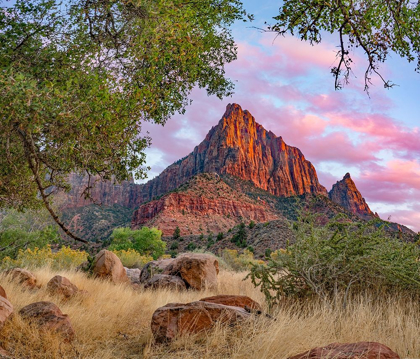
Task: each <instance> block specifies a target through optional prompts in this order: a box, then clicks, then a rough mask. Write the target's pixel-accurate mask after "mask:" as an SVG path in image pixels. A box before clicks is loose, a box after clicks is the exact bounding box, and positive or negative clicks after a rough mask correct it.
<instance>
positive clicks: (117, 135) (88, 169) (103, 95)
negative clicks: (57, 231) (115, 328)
mask: <svg viewBox="0 0 420 359" xmlns="http://www.w3.org/2000/svg"><path fill="white" fill-rule="evenodd" d="M0 2H1V3H3V1H1V0H0ZM245 17H246V13H245V11H244V10H243V8H242V4H241V2H240V1H239V0H200V1H189V0H188V1H187V0H172V1H167V0H145V1H136V0H68V1H66V2H64V3H61V2H60V1H59V0H56V1H55V0H17V1H16V2H14V3H12V4H11V5H9V6H2V7H1V8H0V44H1V46H0V207H14V208H17V209H19V210H22V209H25V208H33V207H36V206H40V205H41V204H43V205H45V206H46V208H47V209H48V211H49V212H50V214H51V215H52V216H53V218H54V220H55V221H56V222H57V223H58V224H59V226H60V227H61V228H62V229H63V230H64V232H65V233H67V234H68V235H70V236H71V237H72V238H74V239H76V240H80V241H82V242H86V241H85V240H83V239H81V238H78V237H76V236H75V235H73V234H72V233H70V232H69V231H68V229H67V228H66V227H65V226H64V224H63V223H62V222H61V221H60V219H59V218H58V216H57V215H56V213H55V211H54V210H53V208H52V207H51V195H52V194H54V193H55V192H57V191H59V190H69V184H68V182H67V177H68V174H69V173H71V172H75V173H78V174H81V175H86V176H88V178H89V185H88V187H87V188H86V190H85V192H84V195H85V197H89V196H90V191H91V188H92V187H93V186H94V183H95V181H97V180H111V179H112V180H113V181H115V182H119V181H122V180H126V179H129V178H130V177H131V176H132V174H133V173H134V175H135V177H136V178H138V179H139V178H143V177H145V170H146V169H147V168H146V167H145V155H144V149H145V148H146V147H147V146H148V145H149V144H150V138H149V137H148V136H147V135H144V134H142V132H141V125H142V123H143V122H144V121H152V122H155V123H157V124H162V125H163V124H165V122H166V121H167V119H168V118H170V117H171V116H172V115H174V114H175V113H183V111H184V109H185V106H186V105H187V104H188V103H189V100H188V95H189V94H190V92H191V90H192V89H193V87H195V86H198V87H200V88H205V89H206V90H207V93H208V94H209V95H216V96H218V97H219V98H222V97H223V96H227V95H229V94H230V93H231V91H232V89H233V84H232V82H231V81H230V80H228V79H226V78H225V76H224V75H225V71H224V65H225V64H226V63H229V62H231V61H233V60H235V59H236V46H235V43H234V41H233V38H232V35H231V32H230V30H229V25H231V24H232V23H233V22H234V21H235V20H237V19H244V18H245Z"/></svg>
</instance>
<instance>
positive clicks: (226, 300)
mask: <svg viewBox="0 0 420 359" xmlns="http://www.w3.org/2000/svg"><path fill="white" fill-rule="evenodd" d="M200 301H202V302H208V303H215V304H223V305H229V306H231V307H240V308H244V309H247V310H254V311H262V308H261V305H260V304H259V303H257V302H256V301H255V300H252V299H251V298H250V297H247V296H245V295H215V296H213V297H207V298H203V299H200Z"/></svg>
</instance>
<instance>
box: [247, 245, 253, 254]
mask: <svg viewBox="0 0 420 359" xmlns="http://www.w3.org/2000/svg"><path fill="white" fill-rule="evenodd" d="M247 249H248V250H249V251H250V252H251V253H254V251H255V250H254V247H252V246H248V247H247Z"/></svg>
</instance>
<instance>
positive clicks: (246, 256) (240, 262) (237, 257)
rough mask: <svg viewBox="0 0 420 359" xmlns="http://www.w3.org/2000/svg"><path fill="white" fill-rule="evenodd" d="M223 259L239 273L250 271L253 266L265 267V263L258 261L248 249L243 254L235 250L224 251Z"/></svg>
mask: <svg viewBox="0 0 420 359" xmlns="http://www.w3.org/2000/svg"><path fill="white" fill-rule="evenodd" d="M222 258H223V260H224V261H225V263H226V264H227V265H228V266H229V267H230V269H232V270H234V271H238V272H241V271H246V270H250V269H251V268H252V266H253V265H264V262H263V261H260V260H256V259H255V258H254V254H253V253H252V252H250V251H249V250H247V249H245V250H244V252H243V253H242V254H239V253H238V251H237V250H235V249H224V250H223V252H222Z"/></svg>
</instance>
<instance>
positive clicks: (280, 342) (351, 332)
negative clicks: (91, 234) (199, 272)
mask: <svg viewBox="0 0 420 359" xmlns="http://www.w3.org/2000/svg"><path fill="white" fill-rule="evenodd" d="M33 272H34V273H35V274H36V276H37V277H38V279H39V281H40V283H41V284H42V288H41V289H40V290H38V291H24V290H22V288H21V287H20V286H18V285H16V284H14V283H10V282H8V281H7V280H6V279H5V278H4V277H1V276H0V284H1V285H2V286H3V287H4V288H5V290H6V292H7V294H8V297H9V300H10V301H11V302H12V304H13V305H14V307H15V311H16V312H18V311H19V309H20V308H22V307H23V306H25V305H27V304H30V303H33V302H37V301H41V300H46V301H52V302H54V303H56V304H57V305H58V306H59V307H60V308H61V310H62V311H63V313H66V314H68V315H69V317H70V320H71V322H72V324H73V327H74V329H75V332H76V336H77V338H76V340H75V342H74V343H73V344H72V345H68V344H60V340H59V339H58V338H56V337H55V336H54V335H51V334H48V333H41V334H40V333H39V332H38V331H37V330H36V329H35V328H31V327H29V326H28V325H27V324H26V323H25V322H23V321H22V320H21V319H20V318H19V316H18V315H15V316H14V318H13V319H12V320H11V321H9V322H8V323H7V324H6V326H5V327H4V328H3V329H2V331H1V333H0V345H1V346H3V347H5V348H6V349H7V350H9V351H10V352H12V353H14V354H15V355H16V357H17V358H63V359H64V358H92V359H93V358H100V359H108V358H142V357H144V358H258V359H265V358H276V359H280V358H287V357H288V356H290V355H294V354H298V353H300V352H302V351H305V350H307V349H310V348H313V347H315V346H319V345H325V344H329V343H332V342H356V341H378V342H381V343H383V344H386V345H388V346H389V347H391V349H393V350H395V351H396V352H398V353H399V354H400V356H401V357H402V358H404V357H410V358H416V357H420V335H419V334H418V333H420V310H419V309H420V308H419V304H418V303H414V302H412V301H410V300H408V299H405V298H387V299H380V298H369V297H367V296H360V297H358V298H355V299H353V300H352V301H350V303H349V304H348V306H347V308H346V309H342V306H340V305H337V306H335V307H332V306H331V305H328V304H327V303H307V304H306V305H305V306H304V307H303V308H302V307H300V306H298V305H293V304H284V305H283V306H282V307H281V308H279V309H277V311H276V312H275V313H274V316H275V318H276V320H275V321H273V320H270V319H267V318H259V319H258V320H255V321H253V322H249V323H245V324H243V325H241V326H237V327H236V328H223V327H217V328H216V329H215V330H213V331H212V332H209V333H207V334H205V335H201V336H195V337H188V338H180V339H179V340H177V341H175V342H173V343H171V344H169V345H155V344H154V343H153V338H152V333H151V330H150V320H151V317H152V314H153V312H154V310H155V309H156V308H158V307H160V306H163V305H165V304H167V303H169V302H180V303H186V302H191V301H194V300H198V299H200V298H203V297H205V296H209V295H215V294H238V295H248V296H250V297H251V298H253V299H255V300H257V301H259V302H260V303H263V297H262V295H261V293H260V292H259V291H258V289H255V288H254V287H253V286H252V284H251V283H250V282H249V281H242V279H243V278H244V276H245V273H232V272H227V271H222V272H221V273H220V276H219V287H218V289H217V290H216V291H207V292H185V293H178V292H170V291H134V290H132V289H131V288H130V287H128V286H124V285H121V286H115V285H113V284H111V283H107V282H103V281H99V280H95V279H91V278H87V277H86V276H85V275H84V274H83V273H77V272H52V271H51V270H50V269H40V270H34V271H33ZM56 274H61V275H63V276H66V277H68V278H69V279H70V280H71V281H72V282H73V283H75V284H76V285H77V286H78V287H79V288H80V289H83V290H87V291H88V292H89V293H90V295H89V296H85V297H84V296H81V297H79V298H74V299H71V300H69V301H61V300H60V299H59V297H52V296H50V295H49V294H48V293H47V291H46V283H47V282H48V281H49V279H50V278H52V277H53V276H54V275H56Z"/></svg>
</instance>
